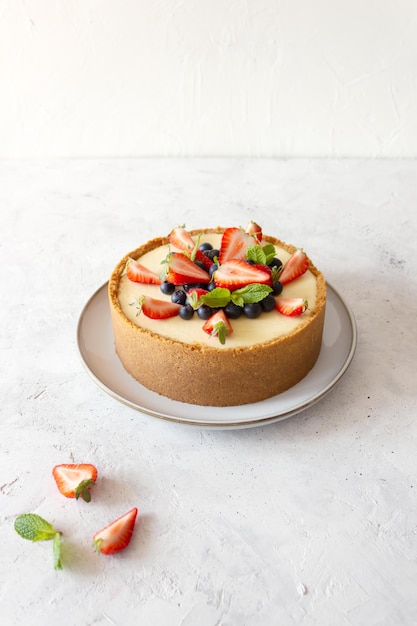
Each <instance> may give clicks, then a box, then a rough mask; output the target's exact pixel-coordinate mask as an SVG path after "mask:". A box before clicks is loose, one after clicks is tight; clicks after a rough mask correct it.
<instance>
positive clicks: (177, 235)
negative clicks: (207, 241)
mask: <svg viewBox="0 0 417 626" xmlns="http://www.w3.org/2000/svg"><path fill="white" fill-rule="evenodd" d="M169 243H170V244H171V245H173V246H175V247H176V248H178V249H179V250H182V251H183V252H187V253H188V254H189V255H190V256H191V255H193V254H194V260H195V261H200V262H201V263H203V265H204V267H205V268H207V269H209V267H210V265H211V264H212V263H213V261H212V260H211V259H209V258H208V257H207V256H206V255H205V254H204V252H202V251H201V250H199V249H198V248H196V243H195V241H194V239H193V238H192V237H191V235H190V233H189V232H188V231H187V230H185V228H184V227H183V226H177V227H176V228H173V229H172V231H171V232H170V234H169Z"/></svg>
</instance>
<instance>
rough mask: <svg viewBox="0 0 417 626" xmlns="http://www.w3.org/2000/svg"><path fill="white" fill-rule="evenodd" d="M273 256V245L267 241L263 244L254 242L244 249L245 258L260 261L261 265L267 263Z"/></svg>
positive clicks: (255, 261)
mask: <svg viewBox="0 0 417 626" xmlns="http://www.w3.org/2000/svg"><path fill="white" fill-rule="evenodd" d="M274 257H275V247H274V245H273V244H272V243H267V244H265V245H264V246H260V245H259V244H255V245H253V246H249V248H248V249H247V250H246V258H247V259H248V260H249V261H253V262H254V263H260V264H261V265H269V263H270V262H271V261H272V259H273V258H274Z"/></svg>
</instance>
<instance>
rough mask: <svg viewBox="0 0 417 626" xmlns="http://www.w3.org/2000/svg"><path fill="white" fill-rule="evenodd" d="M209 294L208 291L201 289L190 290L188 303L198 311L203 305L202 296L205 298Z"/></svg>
mask: <svg viewBox="0 0 417 626" xmlns="http://www.w3.org/2000/svg"><path fill="white" fill-rule="evenodd" d="M208 293H209V292H208V291H207V289H202V288H201V287H194V288H193V289H189V290H188V292H187V302H188V304H190V305H191V306H192V307H193V309H198V307H199V306H200V305H201V303H202V302H201V296H205V295H206V294H208Z"/></svg>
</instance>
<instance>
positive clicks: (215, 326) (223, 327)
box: [203, 309, 233, 344]
mask: <svg viewBox="0 0 417 626" xmlns="http://www.w3.org/2000/svg"><path fill="white" fill-rule="evenodd" d="M203 330H204V332H205V333H207V334H208V335H210V337H218V339H219V341H220V343H221V344H224V343H226V337H227V335H231V334H232V332H233V328H232V325H231V324H230V322H229V320H228V318H227V317H226V314H225V312H224V311H223V309H219V310H218V311H216V313H213V315H212V316H211V317H209V318H208V320H207V321H206V322H204V325H203Z"/></svg>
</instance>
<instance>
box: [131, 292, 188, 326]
mask: <svg viewBox="0 0 417 626" xmlns="http://www.w3.org/2000/svg"><path fill="white" fill-rule="evenodd" d="M180 308H181V305H179V304H177V303H176V302H171V301H169V300H159V299H157V298H152V296H142V297H141V298H140V310H141V311H142V312H143V314H144V315H146V317H150V318H151V319H153V320H164V319H167V318H168V317H175V316H176V315H178V314H179V312H180Z"/></svg>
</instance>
